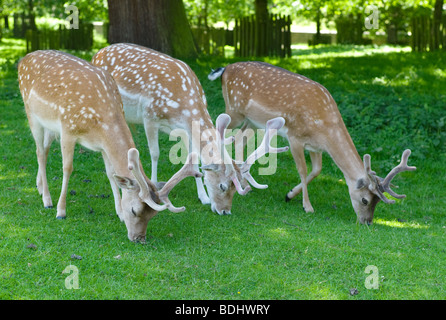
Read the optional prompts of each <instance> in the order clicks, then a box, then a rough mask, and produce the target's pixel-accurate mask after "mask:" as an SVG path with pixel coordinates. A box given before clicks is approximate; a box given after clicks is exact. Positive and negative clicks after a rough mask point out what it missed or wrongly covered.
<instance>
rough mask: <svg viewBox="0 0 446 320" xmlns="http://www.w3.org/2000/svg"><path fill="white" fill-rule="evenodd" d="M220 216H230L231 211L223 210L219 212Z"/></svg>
mask: <svg viewBox="0 0 446 320" xmlns="http://www.w3.org/2000/svg"><path fill="white" fill-rule="evenodd" d="M221 214H222V215H225V216H226V215H228V214H231V210H223V211H222V212H221Z"/></svg>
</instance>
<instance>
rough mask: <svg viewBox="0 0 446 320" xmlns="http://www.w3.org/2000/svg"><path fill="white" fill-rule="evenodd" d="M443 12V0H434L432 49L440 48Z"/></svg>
mask: <svg viewBox="0 0 446 320" xmlns="http://www.w3.org/2000/svg"><path fill="white" fill-rule="evenodd" d="M442 14H443V0H436V1H435V6H434V24H433V35H434V39H433V40H434V44H433V46H434V47H433V48H432V49H433V50H438V49H439V48H440V42H441V41H440V25H441V17H442Z"/></svg>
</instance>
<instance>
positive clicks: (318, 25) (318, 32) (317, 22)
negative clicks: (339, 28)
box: [314, 6, 321, 44]
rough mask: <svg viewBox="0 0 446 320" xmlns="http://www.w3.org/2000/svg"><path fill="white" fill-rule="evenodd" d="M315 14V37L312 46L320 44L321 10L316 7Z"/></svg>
mask: <svg viewBox="0 0 446 320" xmlns="http://www.w3.org/2000/svg"><path fill="white" fill-rule="evenodd" d="M316 10H317V12H316V37H315V39H314V42H315V43H314V44H320V43H321V8H320V7H319V6H318V7H317V9H316Z"/></svg>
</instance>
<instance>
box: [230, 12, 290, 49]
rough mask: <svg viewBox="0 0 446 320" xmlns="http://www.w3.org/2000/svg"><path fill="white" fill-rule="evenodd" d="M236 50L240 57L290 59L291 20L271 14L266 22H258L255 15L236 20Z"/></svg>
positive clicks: (287, 17)
mask: <svg viewBox="0 0 446 320" xmlns="http://www.w3.org/2000/svg"><path fill="white" fill-rule="evenodd" d="M234 49H235V55H236V56H238V57H246V56H279V57H290V56H291V18H290V17H289V16H281V15H276V14H274V15H273V14H271V15H269V19H267V20H266V21H264V22H257V21H256V18H255V16H254V15H252V16H249V17H245V18H242V19H238V20H236V21H235V28H234Z"/></svg>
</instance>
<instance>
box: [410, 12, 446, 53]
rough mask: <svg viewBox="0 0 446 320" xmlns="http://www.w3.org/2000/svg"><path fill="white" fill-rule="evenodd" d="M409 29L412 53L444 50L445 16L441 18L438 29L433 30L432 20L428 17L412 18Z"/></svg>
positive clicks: (445, 45)
mask: <svg viewBox="0 0 446 320" xmlns="http://www.w3.org/2000/svg"><path fill="white" fill-rule="evenodd" d="M411 28H412V50H413V51H428V50H429V51H434V50H437V49H443V50H446V16H444V17H442V20H441V22H440V25H439V27H438V29H437V28H434V20H433V18H432V17H430V16H419V17H413V18H412V19H411Z"/></svg>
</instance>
